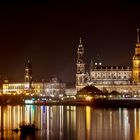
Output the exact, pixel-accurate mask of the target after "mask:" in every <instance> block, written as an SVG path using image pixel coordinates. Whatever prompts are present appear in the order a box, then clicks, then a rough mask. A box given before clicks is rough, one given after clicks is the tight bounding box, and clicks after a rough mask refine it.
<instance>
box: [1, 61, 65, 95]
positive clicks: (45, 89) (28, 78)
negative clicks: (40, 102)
mask: <svg viewBox="0 0 140 140" xmlns="http://www.w3.org/2000/svg"><path fill="white" fill-rule="evenodd" d="M24 78H25V81H24V82H13V83H11V82H8V81H7V80H6V82H5V83H3V84H2V94H8V95H21V94H23V95H37V96H48V97H54V98H59V97H63V96H64V95H65V88H66V84H65V83H63V82H61V81H60V80H58V78H57V77H56V76H54V77H51V78H50V80H49V81H47V82H44V81H41V82H34V81H33V76H32V66H31V64H30V61H28V62H27V64H26V66H25V75H24Z"/></svg>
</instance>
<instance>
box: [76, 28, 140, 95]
mask: <svg viewBox="0 0 140 140" xmlns="http://www.w3.org/2000/svg"><path fill="white" fill-rule="evenodd" d="M84 53H85V52H84V46H83V44H82V42H81V39H80V44H79V46H78V49H77V72H76V90H77V91H79V90H80V89H82V88H84V87H85V86H87V85H93V86H95V87H97V88H99V89H100V90H102V91H108V92H112V91H114V90H115V91H118V92H120V93H134V94H139V93H140V42H139V29H137V43H136V47H135V54H134V56H133V58H132V68H130V67H128V66H104V65H102V61H101V60H100V59H97V60H95V61H91V64H90V68H89V72H85V61H84ZM80 56H82V57H80ZM81 59H82V60H81Z"/></svg>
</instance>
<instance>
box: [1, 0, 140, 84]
mask: <svg viewBox="0 0 140 140" xmlns="http://www.w3.org/2000/svg"><path fill="white" fill-rule="evenodd" d="M139 7H140V5H138V4H137V5H135V4H131V3H129V4H125V3H116V4H101V5H100V4H99V3H98V4H95V3H94V4H88V3H80V2H79V3H67V4H64V3H63V4H60V3H59V4H53V3H48V4H42V5H41V4H35V5H25V4H24V5H16V4H15V5H14V4H8V5H6V4H2V5H0V52H1V53H0V75H1V80H2V79H4V78H9V79H14V80H16V81H19V80H20V81H23V80H24V67H25V63H26V62H27V60H28V59H29V60H30V62H31V64H32V67H33V76H34V79H35V80H40V79H46V78H49V77H50V76H53V75H56V76H58V77H59V78H60V79H61V80H62V81H64V82H73V83H74V82H75V72H76V58H77V55H76V51H77V47H78V43H79V38H80V37H82V39H83V45H84V47H85V55H86V58H85V59H86V68H87V69H88V67H89V63H90V60H91V59H92V58H93V59H94V58H95V57H96V55H97V54H99V55H100V57H101V59H102V60H103V64H104V65H109V66H110V65H116V66H117V65H124V66H131V61H132V56H133V54H134V48H135V44H136V29H137V28H140V10H139Z"/></svg>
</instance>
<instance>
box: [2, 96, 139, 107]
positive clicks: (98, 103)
mask: <svg viewBox="0 0 140 140" xmlns="http://www.w3.org/2000/svg"><path fill="white" fill-rule="evenodd" d="M42 99H45V98H44V97H43V98H42V97H38V96H35V97H31V96H21V95H16V96H9V95H5V96H0V105H48V106H49V105H65V106H68V105H73V106H79V105H83V106H85V105H89V106H93V107H107V108H110V107H111V108H114V107H128V108H139V107H140V98H119V99H116V98H114V99H112V98H98V99H93V100H90V101H89V100H88V101H87V100H80V99H67V100H42ZM26 100H31V101H32V102H25V101H26Z"/></svg>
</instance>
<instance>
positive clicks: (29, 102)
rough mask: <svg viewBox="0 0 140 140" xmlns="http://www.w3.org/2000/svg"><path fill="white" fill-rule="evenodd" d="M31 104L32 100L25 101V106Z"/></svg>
mask: <svg viewBox="0 0 140 140" xmlns="http://www.w3.org/2000/svg"><path fill="white" fill-rule="evenodd" d="M32 103H34V101H33V100H25V104H32Z"/></svg>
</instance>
